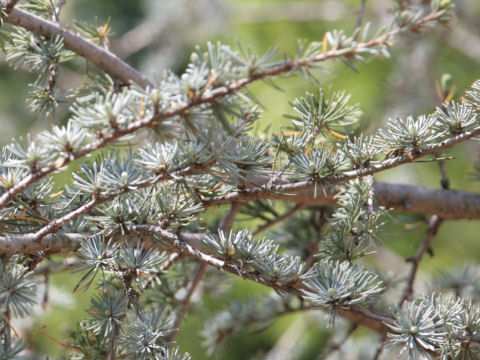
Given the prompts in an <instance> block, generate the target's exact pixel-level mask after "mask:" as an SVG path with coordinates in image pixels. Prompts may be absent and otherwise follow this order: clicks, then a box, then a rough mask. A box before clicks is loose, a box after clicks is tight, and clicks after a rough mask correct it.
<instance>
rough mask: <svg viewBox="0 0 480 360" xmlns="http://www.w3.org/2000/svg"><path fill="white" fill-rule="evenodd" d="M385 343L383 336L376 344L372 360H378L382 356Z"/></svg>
mask: <svg viewBox="0 0 480 360" xmlns="http://www.w3.org/2000/svg"><path fill="white" fill-rule="evenodd" d="M385 343H386V337H385V335H382V339H381V340H380V342H379V343H378V345H377V349H376V350H375V355H374V356H373V360H378V359H380V356H381V355H382V352H383V349H384V348H385Z"/></svg>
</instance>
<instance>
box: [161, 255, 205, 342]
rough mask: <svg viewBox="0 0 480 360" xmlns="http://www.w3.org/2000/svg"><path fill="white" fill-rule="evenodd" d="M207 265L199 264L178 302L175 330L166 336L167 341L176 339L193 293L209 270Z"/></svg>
mask: <svg viewBox="0 0 480 360" xmlns="http://www.w3.org/2000/svg"><path fill="white" fill-rule="evenodd" d="M207 267H208V265H207V264H206V263H203V262H201V263H199V264H198V265H197V267H196V269H195V273H194V275H193V277H192V278H191V279H190V282H189V283H188V285H187V292H186V294H185V296H184V298H183V299H182V300H181V301H179V303H178V310H177V315H176V318H175V322H174V323H173V329H174V331H172V332H171V333H170V334H169V335H168V336H167V337H166V338H165V341H167V342H172V341H175V338H176V337H177V335H178V332H179V330H180V327H181V325H182V322H183V319H184V318H185V316H186V315H187V311H188V308H189V306H190V301H191V300H192V296H193V293H194V292H195V289H196V288H197V286H198V284H200V280H202V278H203V275H205V272H206V271H207Z"/></svg>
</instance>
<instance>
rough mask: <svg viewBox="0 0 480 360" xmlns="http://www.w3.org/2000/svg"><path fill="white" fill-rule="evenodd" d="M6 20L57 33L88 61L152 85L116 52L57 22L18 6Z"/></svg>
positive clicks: (124, 78) (38, 31)
mask: <svg viewBox="0 0 480 360" xmlns="http://www.w3.org/2000/svg"><path fill="white" fill-rule="evenodd" d="M4 20H5V22H7V23H10V24H13V25H17V26H21V27H23V28H25V29H27V30H30V31H31V32H33V33H35V34H37V35H42V36H46V37H50V36H52V35H56V36H60V37H62V38H63V44H64V46H65V48H66V49H69V50H72V51H73V52H75V53H77V54H78V55H80V56H82V57H84V58H85V59H87V60H88V61H91V62H92V63H94V64H95V65H97V66H98V67H100V68H101V69H103V70H105V71H106V72H108V73H109V74H111V75H113V76H115V77H117V78H119V79H120V80H122V81H123V82H125V83H126V84H130V83H131V82H132V81H133V82H135V83H137V84H138V85H140V86H142V87H147V86H148V85H151V84H150V82H149V81H148V80H147V79H146V78H145V76H143V75H142V74H141V73H140V72H138V71H137V70H135V69H134V68H133V67H131V66H130V65H128V64H127V63H126V62H124V61H123V60H122V59H120V58H119V57H117V56H116V55H115V54H113V53H111V52H110V51H108V50H105V49H103V48H101V47H99V46H97V45H95V44H94V43H92V42H90V41H88V40H87V39H84V38H83V37H81V36H79V35H76V34H74V33H72V32H71V31H69V30H67V29H65V28H64V27H62V26H61V25H59V24H57V23H55V22H51V21H48V20H45V19H42V18H41V17H39V16H36V15H34V14H31V13H29V12H27V11H24V10H21V9H18V8H12V9H11V11H10V12H9V14H8V16H7V17H5V18H4Z"/></svg>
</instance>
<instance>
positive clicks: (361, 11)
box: [355, 0, 367, 38]
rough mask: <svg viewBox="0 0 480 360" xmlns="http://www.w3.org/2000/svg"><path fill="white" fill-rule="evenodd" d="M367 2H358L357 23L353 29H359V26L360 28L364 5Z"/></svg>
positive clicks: (364, 0) (362, 0)
mask: <svg viewBox="0 0 480 360" xmlns="http://www.w3.org/2000/svg"><path fill="white" fill-rule="evenodd" d="M366 2H367V0H361V2H360V7H359V8H358V12H357V14H358V15H357V21H356V22H355V29H358V28H360V26H362V22H363V16H364V15H365V4H366ZM358 34H359V33H358ZM358 34H357V36H356V37H357V38H358Z"/></svg>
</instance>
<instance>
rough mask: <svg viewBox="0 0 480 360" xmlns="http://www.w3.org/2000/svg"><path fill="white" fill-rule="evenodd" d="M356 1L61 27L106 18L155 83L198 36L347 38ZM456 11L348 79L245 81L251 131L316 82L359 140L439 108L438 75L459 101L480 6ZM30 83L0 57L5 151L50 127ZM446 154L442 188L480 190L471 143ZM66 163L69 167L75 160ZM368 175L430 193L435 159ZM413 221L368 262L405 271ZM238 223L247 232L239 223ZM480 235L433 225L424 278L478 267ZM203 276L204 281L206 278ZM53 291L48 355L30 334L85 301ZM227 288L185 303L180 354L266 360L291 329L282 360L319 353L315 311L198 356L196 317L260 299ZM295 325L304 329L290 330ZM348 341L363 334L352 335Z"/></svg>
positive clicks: (128, 5)
mask: <svg viewBox="0 0 480 360" xmlns="http://www.w3.org/2000/svg"><path fill="white" fill-rule="evenodd" d="M359 4H360V1H359V0H358V1H353V0H350V1H340V0H338V1H287V0H284V1H281V0H277V1H274V0H261V1H260V0H257V1H254V0H250V1H246V0H228V1H227V0H137V1H127V0H116V1H98V0H68V1H67V2H66V5H65V7H64V9H63V12H62V16H61V22H62V23H63V24H64V25H66V26H68V27H71V26H72V19H73V18H75V19H79V20H85V21H88V22H91V23H95V22H97V23H98V24H104V23H106V22H108V21H109V24H110V26H111V28H112V30H113V32H114V35H113V36H112V37H111V38H110V43H111V48H112V50H113V51H114V52H115V53H117V54H119V55H120V56H122V57H123V58H124V59H126V60H127V61H128V62H129V63H131V64H132V65H134V66H135V67H137V68H138V69H140V70H142V71H143V72H144V73H145V74H147V75H148V76H149V77H150V78H155V77H158V76H159V75H160V74H161V73H162V71H163V70H164V69H167V68H171V69H173V71H175V72H178V73H181V72H182V71H183V69H184V67H185V65H186V64H187V63H188V58H189V54H190V52H191V51H192V49H193V47H194V46H195V45H197V44H199V45H200V46H203V45H204V44H205V43H206V41H208V40H210V41H217V40H220V41H222V42H224V43H227V44H231V45H232V46H233V47H236V44H237V41H238V42H239V43H240V44H242V47H243V48H244V49H251V50H252V51H253V52H255V53H258V54H262V53H264V52H265V51H267V49H268V48H270V47H272V46H278V47H279V50H278V57H279V58H282V57H283V56H284V55H293V54H294V53H295V48H296V41H297V40H298V39H302V40H306V41H314V40H317V41H321V40H322V38H323V35H324V33H325V31H328V30H332V29H345V31H346V33H349V32H351V31H352V29H353V28H354V24H355V22H356V20H357V10H358V7H359ZM455 4H456V13H457V16H456V18H455V20H454V21H453V23H452V26H451V27H443V28H436V29H435V30H434V31H428V32H426V33H424V34H423V35H422V36H420V37H419V36H414V35H409V36H407V37H404V38H402V39H401V40H400V41H398V42H397V44H396V46H395V47H394V48H393V49H392V56H391V58H390V59H371V60H369V61H367V62H366V63H362V64H360V65H359V66H358V70H359V72H358V73H355V72H353V71H352V70H350V69H349V68H347V67H346V66H345V65H344V64H343V63H341V62H338V63H337V62H333V63H328V64H325V70H326V71H325V72H322V73H318V75H317V78H318V81H319V83H318V84H314V83H312V82H308V81H306V80H305V79H303V78H301V77H300V76H294V77H291V78H280V79H278V80H277V81H276V83H277V84H278V85H279V86H280V87H281V88H282V89H283V91H278V90H275V89H272V88H271V87H269V86H267V85H266V84H264V83H258V84H255V85H254V86H252V88H251V90H252V91H253V93H254V94H255V96H256V97H257V98H258V99H259V100H260V102H261V104H262V105H263V107H264V116H263V119H262V120H261V121H260V122H259V123H258V124H257V125H256V127H255V132H257V133H261V132H262V131H263V130H264V129H266V128H268V129H269V131H270V132H271V131H277V130H278V129H279V128H280V127H281V126H287V125H288V121H287V120H286V119H285V118H284V116H283V115H284V114H285V113H287V112H290V111H291V110H290V105H289V102H290V101H293V100H294V99H295V98H296V97H298V96H301V95H302V94H304V92H305V91H315V89H316V87H318V86H321V87H324V88H329V87H331V88H333V89H345V90H347V92H349V93H350V94H351V95H352V101H353V102H358V103H360V105H361V109H362V111H363V112H364V116H363V122H364V123H363V125H364V129H365V131H366V132H367V133H372V132H373V131H374V130H375V129H376V128H378V127H379V126H381V125H382V124H383V123H384V122H385V121H386V120H387V119H388V118H389V117H394V116H406V115H408V114H411V115H419V114H423V113H430V112H432V111H433V110H434V108H435V107H436V106H437V105H438V104H439V100H438V97H437V95H436V92H435V86H436V85H435V82H436V81H438V80H439V79H440V77H441V75H442V74H444V73H450V74H452V76H453V79H454V82H455V84H456V87H457V92H456V96H455V97H457V98H459V97H461V96H462V94H463V93H464V91H465V89H467V88H468V87H469V86H470V85H471V84H472V83H473V82H474V81H475V80H476V79H478V78H480V2H478V1H477V0H463V1H456V2H455ZM391 5H392V2H390V1H383V0H367V1H366V10H365V15H364V22H367V21H370V22H372V27H373V28H374V29H376V28H378V27H379V26H380V25H382V24H385V23H387V22H388V16H389V11H388V8H389V7H390V6H391ZM85 69H86V64H85V62H82V61H77V62H75V64H73V65H71V66H69V67H66V68H64V69H62V72H61V76H60V86H61V87H63V88H65V89H66V88H68V87H70V86H72V85H74V84H78V83H79V82H80V81H81V80H82V73H83V72H84V70H85ZM32 78H33V77H32V75H30V74H27V73H25V72H22V71H13V70H12V68H10V67H9V66H8V65H6V64H5V62H2V65H1V67H0V91H1V94H2V96H1V97H0V107H1V109H2V111H1V113H0V123H1V126H2V129H3V131H2V132H1V133H0V137H1V141H2V143H3V144H5V143H7V142H8V141H9V140H10V139H11V138H12V137H20V136H22V135H25V134H26V133H28V132H31V133H33V134H35V133H38V132H39V131H40V130H42V129H43V128H45V127H47V126H49V124H48V123H47V121H46V120H44V119H38V118H36V116H35V114H32V113H30V112H29V110H28V107H27V106H26V104H25V99H26V97H27V92H28V86H27V84H28V81H29V80H31V79H32ZM448 155H449V156H453V157H455V160H452V161H448V162H447V165H446V166H447V171H448V175H449V177H450V180H451V187H452V188H456V189H462V190H471V191H478V190H479V186H478V182H475V181H472V174H473V173H474V171H475V170H474V166H473V165H474V163H475V162H476V161H477V158H478V146H477V144H475V143H468V144H465V145H463V146H458V147H457V148H455V149H454V150H452V151H450V152H449V153H448ZM71 168H72V169H74V168H75V165H73V166H71ZM377 179H380V180H382V181H390V182H397V183H409V184H418V185H425V186H431V187H440V176H439V172H438V166H437V164H435V163H417V164H412V165H408V166H403V167H402V168H400V169H394V170H390V171H387V172H385V173H382V174H380V175H379V176H378V177H377ZM57 181H58V186H60V185H61V184H63V183H65V182H67V181H69V176H68V174H67V175H65V176H63V177H57ZM421 220H422V219H420V218H418V217H416V216H410V215H402V216H397V215H395V216H393V217H392V218H391V219H390V221H389V223H388V224H387V226H386V229H385V236H384V239H383V241H384V244H385V250H384V251H382V252H381V253H380V254H379V255H378V256H377V257H376V258H375V260H374V261H375V262H376V263H377V264H378V266H380V267H382V264H383V263H384V262H387V261H388V263H389V265H390V266H392V265H393V268H395V269H396V270H395V271H399V272H400V275H401V274H402V272H403V273H404V274H406V273H407V270H408V267H407V266H405V263H404V261H403V258H404V257H408V256H411V255H412V254H414V253H415V252H416V249H417V246H418V244H419V243H420V242H421V241H422V239H423V235H424V231H425V227H424V225H423V222H422V221H421ZM412 222H413V223H414V224H413V225H411V223H412ZM407 224H410V225H407ZM241 225H242V226H245V223H241ZM248 225H249V224H247V226H248ZM250 226H252V224H250ZM252 227H253V228H254V226H252ZM479 230H480V226H479V224H478V223H476V222H469V221H455V222H448V223H445V224H444V225H442V227H441V230H440V233H439V235H438V236H437V237H436V238H435V240H434V243H433V248H434V251H435V257H434V258H427V259H426V260H425V261H423V263H422V267H421V272H422V273H421V274H422V277H421V279H428V276H429V274H435V273H436V272H437V271H438V269H439V268H448V267H452V266H454V265H455V264H456V263H464V262H474V263H477V262H478V260H479V258H480V242H479V241H478V233H479ZM385 259H388V260H385ZM392 259H393V260H392ZM397 275H398V274H397ZM205 281H206V282H208V276H207V277H206V280H205ZM52 284H53V285H54V286H55V288H56V289H57V290H56V291H58V292H59V293H58V295H55V296H51V297H52V300H53V305H52V307H51V308H50V309H47V311H46V312H45V313H43V314H41V315H39V317H38V326H37V327H34V328H33V331H32V334H31V338H32V339H33V340H32V341H34V342H35V344H36V346H37V347H38V348H39V349H41V350H43V351H45V352H47V353H49V354H51V355H52V356H57V355H58V354H59V352H60V350H61V348H60V346H59V345H57V344H55V343H53V342H52V341H50V340H48V339H47V338H46V337H44V336H43V335H41V334H40V333H39V332H38V331H36V328H38V327H40V326H41V325H44V324H45V325H47V327H46V329H45V331H46V332H47V333H49V334H50V335H52V336H54V337H55V338H57V339H59V340H61V341H65V339H66V335H67V331H66V329H69V328H75V322H76V321H78V320H79V319H81V318H82V317H83V316H84V312H83V311H84V310H85V309H86V308H88V296H87V295H88V294H84V293H77V294H72V292H71V291H72V289H73V287H74V282H73V281H72V277H71V275H70V274H63V275H56V276H55V277H54V278H53V279H52ZM225 284H226V285H225V288H224V289H223V290H222V291H220V292H218V293H216V292H208V293H207V294H205V296H204V297H203V299H201V301H200V299H196V302H194V304H193V307H192V311H191V315H189V316H188V317H187V319H186V321H185V323H184V327H183V328H182V330H181V332H180V336H179V337H178V342H179V344H180V346H181V349H182V350H183V351H189V352H190V353H191V354H192V356H193V358H194V359H211V358H215V357H216V358H219V359H255V358H265V357H266V356H267V355H266V354H268V353H269V351H271V349H272V348H275V346H279V342H280V340H281V339H282V334H283V333H284V331H289V329H290V330H292V329H293V330H295V331H297V332H300V334H299V337H298V342H299V343H298V344H297V345H299V346H298V347H297V348H296V353H295V354H293V355H292V356H290V357H285V359H287V358H288V359H315V358H317V357H318V355H319V354H320V353H321V351H322V349H323V347H324V345H325V343H326V342H327V340H328V337H329V336H330V331H329V330H328V329H326V327H325V324H326V323H325V321H324V320H323V318H324V316H323V314H312V315H310V314H299V315H289V316H285V317H283V318H281V319H280V320H278V321H276V322H275V323H274V324H272V326H270V327H268V328H267V329H266V331H263V332H259V331H256V332H248V331H243V332H241V333H240V334H238V335H235V336H234V337H232V338H231V339H229V340H227V341H226V343H225V344H224V346H223V347H222V350H221V351H220V350H219V351H218V353H217V354H215V355H213V356H208V355H207V354H206V351H205V349H204V348H203V347H202V346H201V344H202V338H201V337H200V335H199V331H200V330H201V329H202V328H203V326H204V321H207V319H208V317H209V316H210V315H211V314H213V313H215V312H218V311H219V310H222V309H224V308H226V307H227V305H228V302H229V301H230V300H231V299H233V298H236V299H238V298H240V299H242V298H243V299H244V298H246V296H247V295H252V294H262V293H265V292H266V289H264V288H263V287H262V286H259V285H256V284H252V283H249V282H247V281H244V280H242V279H239V278H235V277H233V276H228V275H226V281H225ZM62 291H63V292H62ZM55 297H56V298H55ZM60 300H65V301H63V302H62V301H60ZM67 300H68V301H67ZM299 323H300V324H303V326H300V327H299V328H298V329H297V328H295V326H297V327H298V324H299ZM340 326H342V324H340ZM356 336H357V337H361V336H362V332H359V334H358V335H356ZM300 345H301V346H300Z"/></svg>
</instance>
